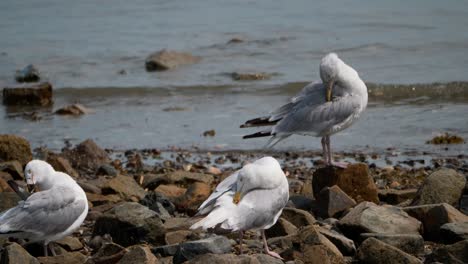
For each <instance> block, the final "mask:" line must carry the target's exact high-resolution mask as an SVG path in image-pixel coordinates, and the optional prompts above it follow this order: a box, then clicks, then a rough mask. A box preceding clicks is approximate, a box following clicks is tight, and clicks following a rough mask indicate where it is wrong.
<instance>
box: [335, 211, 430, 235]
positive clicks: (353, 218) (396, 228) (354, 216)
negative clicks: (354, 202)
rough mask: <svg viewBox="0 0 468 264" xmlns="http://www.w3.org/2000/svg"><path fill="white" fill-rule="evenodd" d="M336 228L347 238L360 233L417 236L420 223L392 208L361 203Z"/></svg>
mask: <svg viewBox="0 0 468 264" xmlns="http://www.w3.org/2000/svg"><path fill="white" fill-rule="evenodd" d="M338 227H339V228H340V230H342V231H343V233H344V234H345V235H346V236H347V237H352V238H358V237H359V234H361V233H382V234H419V230H420V229H421V222H419V221H418V220H417V219H415V218H413V217H411V216H409V215H408V214H407V213H406V212H405V211H403V210H401V209H400V208H397V207H394V206H378V205H376V204H374V203H371V202H362V203H360V204H359V205H358V206H356V207H354V208H353V209H352V210H351V211H350V212H349V213H348V214H346V215H345V216H344V217H343V218H342V219H341V220H340V221H338Z"/></svg>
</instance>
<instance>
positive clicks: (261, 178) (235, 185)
mask: <svg viewBox="0 0 468 264" xmlns="http://www.w3.org/2000/svg"><path fill="white" fill-rule="evenodd" d="M288 199H289V185H288V180H287V179H286V176H285V175H284V173H283V171H282V170H281V166H280V165H279V163H278V161H277V160H276V159H274V158H272V157H264V158H261V159H259V160H256V161H255V162H254V163H250V164H247V165H245V166H244V167H243V168H242V169H240V170H238V171H236V172H235V173H233V174H232V175H231V176H229V177H227V178H226V179H224V180H223V181H222V182H221V183H219V184H218V186H217V187H216V190H215V191H214V192H213V193H212V194H211V195H210V197H208V199H206V201H205V202H203V204H202V205H200V208H199V209H198V214H197V215H206V217H205V218H203V219H202V220H200V221H198V222H197V223H195V224H194V225H192V226H191V227H190V228H191V229H197V228H199V227H201V228H202V229H204V230H207V229H215V230H219V229H221V230H227V231H231V232H239V235H240V238H239V244H240V249H241V250H240V252H241V254H242V236H243V232H244V231H247V230H250V229H256V230H261V233H262V238H263V245H264V249H265V252H266V253H267V254H269V255H271V256H273V257H276V258H280V259H281V257H280V256H279V255H278V254H277V253H276V252H273V251H270V249H269V248H268V244H267V241H266V237H265V229H268V228H270V227H272V226H273V225H274V224H275V223H276V221H277V220H278V218H279V216H280V215H281V212H282V211H283V208H284V207H285V206H286V203H287V202H288Z"/></svg>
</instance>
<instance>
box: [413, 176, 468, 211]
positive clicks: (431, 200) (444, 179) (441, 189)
mask: <svg viewBox="0 0 468 264" xmlns="http://www.w3.org/2000/svg"><path fill="white" fill-rule="evenodd" d="M465 184H466V179H465V177H464V176H463V175H461V174H459V173H457V172H456V171H455V170H452V169H447V168H442V169H439V170H437V171H435V172H433V173H432V174H431V175H429V176H428V177H427V178H426V179H425V180H424V182H423V184H422V185H421V187H420V188H419V190H418V193H417V195H416V197H415V198H414V200H413V202H412V203H411V205H414V206H415V205H423V204H437V203H448V204H450V205H455V204H456V203H457V202H458V200H460V197H461V195H462V193H463V189H464V188H465Z"/></svg>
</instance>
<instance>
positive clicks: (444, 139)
mask: <svg viewBox="0 0 468 264" xmlns="http://www.w3.org/2000/svg"><path fill="white" fill-rule="evenodd" d="M426 143H427V144H434V145H442V144H463V143H465V140H464V139H463V138H462V137H460V136H457V135H453V134H449V133H444V134H441V135H438V136H435V137H434V138H432V139H431V140H429V141H427V142H426Z"/></svg>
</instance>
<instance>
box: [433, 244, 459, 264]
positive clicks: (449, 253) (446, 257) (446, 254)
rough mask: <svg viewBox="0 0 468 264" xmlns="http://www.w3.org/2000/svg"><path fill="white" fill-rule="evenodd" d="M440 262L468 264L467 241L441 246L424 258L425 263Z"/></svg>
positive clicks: (445, 263)
mask: <svg viewBox="0 0 468 264" xmlns="http://www.w3.org/2000/svg"><path fill="white" fill-rule="evenodd" d="M434 262H441V263H444V264H463V263H468V240H463V241H460V242H457V243H455V244H452V245H447V246H442V247H439V248H437V249H435V250H433V251H432V253H431V254H430V255H429V256H427V257H426V261H425V263H434Z"/></svg>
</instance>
